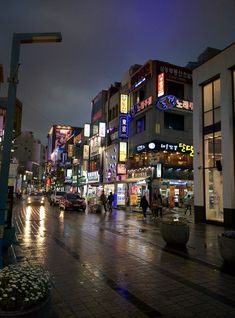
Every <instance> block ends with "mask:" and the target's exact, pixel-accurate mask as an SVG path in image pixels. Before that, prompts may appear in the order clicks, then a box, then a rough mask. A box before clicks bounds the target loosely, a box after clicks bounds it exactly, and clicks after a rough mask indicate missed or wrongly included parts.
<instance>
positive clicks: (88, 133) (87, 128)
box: [84, 124, 91, 138]
mask: <svg viewBox="0 0 235 318" xmlns="http://www.w3.org/2000/svg"><path fill="white" fill-rule="evenodd" d="M90 136H91V125H90V124H85V125H84V137H88V138H89V137H90Z"/></svg>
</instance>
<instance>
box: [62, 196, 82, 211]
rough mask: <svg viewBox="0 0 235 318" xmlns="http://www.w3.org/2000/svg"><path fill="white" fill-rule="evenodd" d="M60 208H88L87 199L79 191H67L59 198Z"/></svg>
mask: <svg viewBox="0 0 235 318" xmlns="http://www.w3.org/2000/svg"><path fill="white" fill-rule="evenodd" d="M59 208H60V209H63V210H82V211H85V210H86V201H85V199H84V198H82V197H81V196H80V195H79V194H77V193H65V194H64V195H63V196H62V197H61V198H60V200H59Z"/></svg>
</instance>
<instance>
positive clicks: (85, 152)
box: [83, 145, 90, 160]
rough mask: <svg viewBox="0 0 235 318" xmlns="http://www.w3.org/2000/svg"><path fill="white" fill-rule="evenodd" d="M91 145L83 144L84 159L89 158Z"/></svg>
mask: <svg viewBox="0 0 235 318" xmlns="http://www.w3.org/2000/svg"><path fill="white" fill-rule="evenodd" d="M89 151H90V149H89V146H88V145H84V146H83V159H84V160H89Z"/></svg>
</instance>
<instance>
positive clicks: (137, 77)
mask: <svg viewBox="0 0 235 318" xmlns="http://www.w3.org/2000/svg"><path fill="white" fill-rule="evenodd" d="M151 75H152V67H151V63H150V62H148V63H146V64H145V65H144V66H142V67H141V68H139V69H138V70H137V71H136V72H135V74H134V75H133V76H132V77H131V84H130V91H131V90H133V89H135V88H136V87H138V86H139V85H141V84H142V83H143V82H145V81H146V80H147V79H149V78H150V77H151Z"/></svg>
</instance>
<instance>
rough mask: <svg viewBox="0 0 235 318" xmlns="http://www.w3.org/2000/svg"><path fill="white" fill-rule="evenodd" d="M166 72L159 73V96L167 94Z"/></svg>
mask: <svg viewBox="0 0 235 318" xmlns="http://www.w3.org/2000/svg"><path fill="white" fill-rule="evenodd" d="M164 86H165V83H164V73H161V74H158V81H157V96H158V97H161V96H163V95H164V94H165V92H164Z"/></svg>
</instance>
